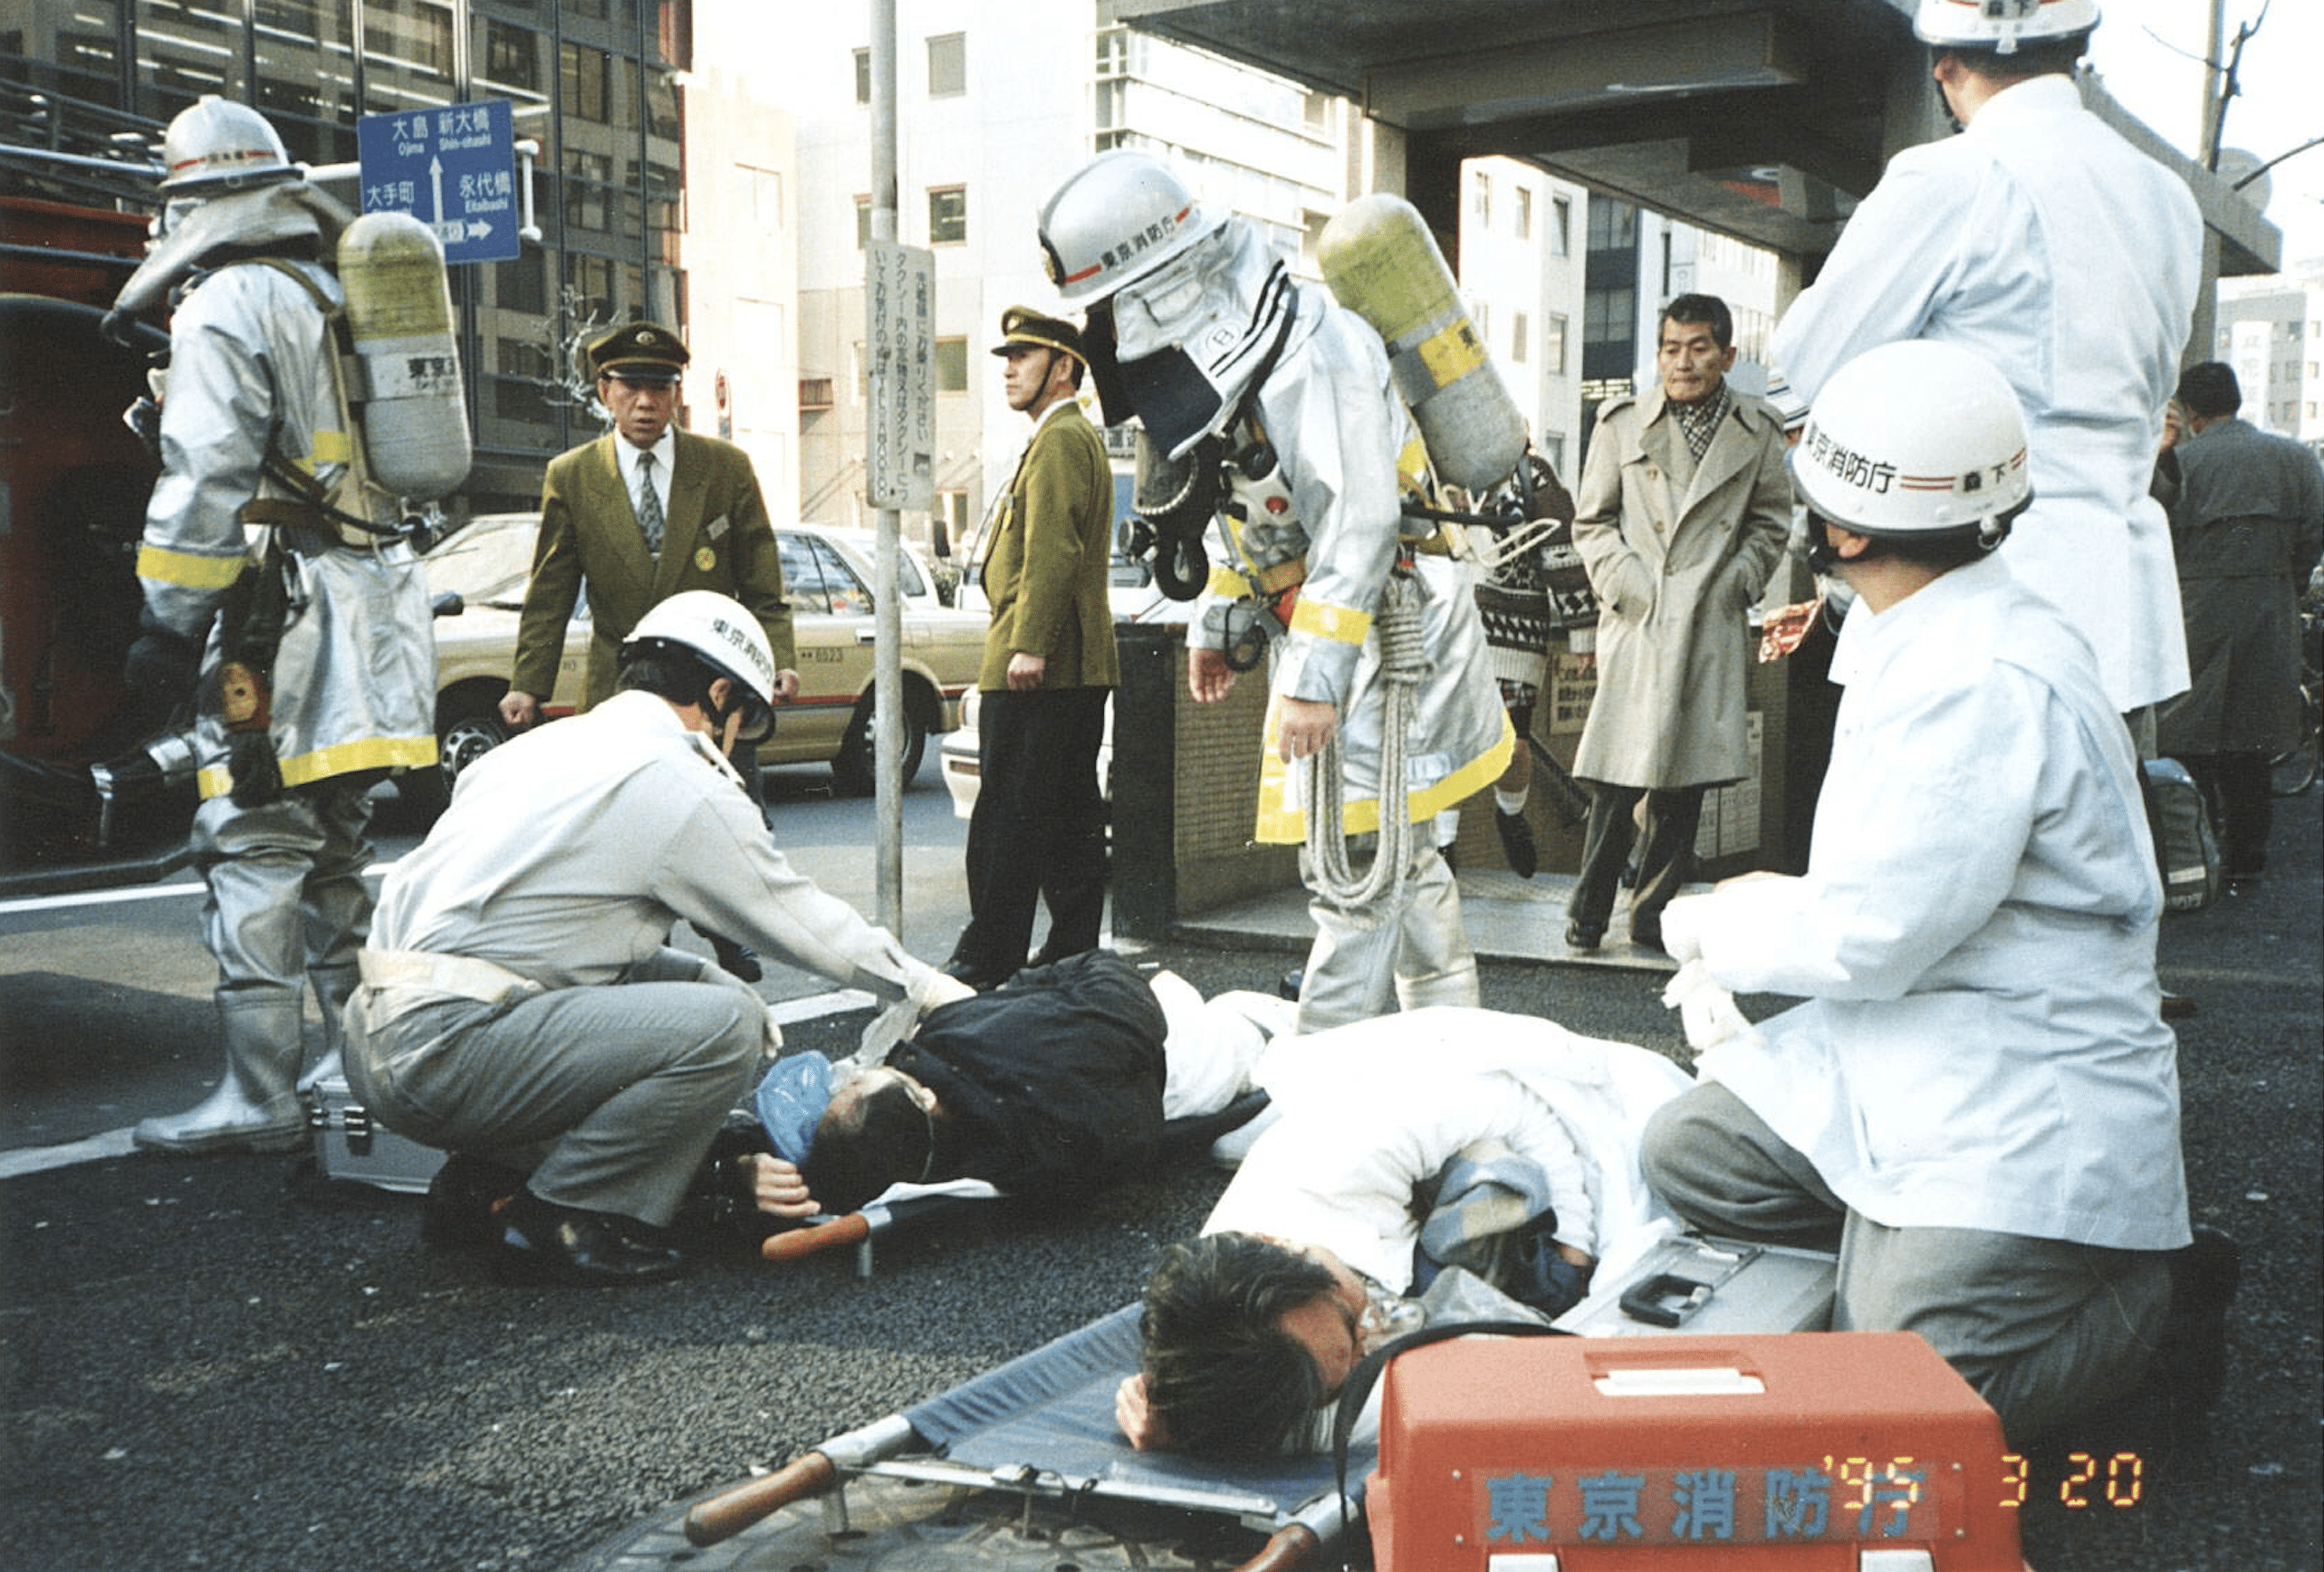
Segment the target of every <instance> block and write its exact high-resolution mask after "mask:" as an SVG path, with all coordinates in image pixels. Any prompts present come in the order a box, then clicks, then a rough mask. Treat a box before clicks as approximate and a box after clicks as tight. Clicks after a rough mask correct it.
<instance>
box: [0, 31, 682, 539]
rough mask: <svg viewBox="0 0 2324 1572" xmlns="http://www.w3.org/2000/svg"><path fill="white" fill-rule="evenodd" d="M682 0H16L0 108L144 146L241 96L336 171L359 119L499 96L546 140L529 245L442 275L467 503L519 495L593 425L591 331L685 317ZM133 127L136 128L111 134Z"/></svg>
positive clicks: (294, 152) (523, 500) (486, 504)
mask: <svg viewBox="0 0 2324 1572" xmlns="http://www.w3.org/2000/svg"><path fill="white" fill-rule="evenodd" d="M692 20H693V19H692V4H691V0H234V3H231V4H226V5H220V4H217V3H216V0H17V3H16V4H12V5H9V6H7V7H6V10H5V15H0V97H5V100H7V102H6V103H5V104H0V109H5V111H6V112H5V115H0V120H5V122H6V123H8V124H11V125H14V124H17V123H32V122H34V121H37V122H39V123H40V124H42V125H48V124H52V123H53V122H54V121H57V120H65V121H72V120H79V121H80V122H82V126H83V127H84V135H89V136H94V137H98V138H100V139H101V138H102V137H104V136H106V135H114V136H115V139H116V140H118V139H119V136H118V134H116V128H120V127H136V126H138V125H139V122H142V123H143V129H145V131H146V132H147V135H146V137H145V138H142V139H140V140H142V141H146V142H149V144H154V145H156V147H155V151H156V152H157V153H158V131H159V129H160V127H161V126H163V125H165V124H167V122H168V120H169V119H170V117H171V116H173V115H175V114H176V113H177V112H178V110H181V109H183V108H185V107H186V106H187V104H189V103H191V102H193V101H194V100H195V99H196V98H197V97H199V96H200V95H202V94H204V93H213V92H214V93H219V94H222V95H224V96H226V97H227V98H232V99H236V100H240V101H244V102H247V103H251V104H254V106H255V107H256V108H257V109H258V110H260V111H261V112H263V113H264V114H265V116H266V117H267V119H268V120H271V121H272V122H273V123H274V126H275V128H276V129H278V130H279V131H280V132H281V133H282V136H283V143H284V145H285V146H286V147H287V148H288V149H289V150H290V153H291V156H292V157H293V158H296V159H299V160H301V161H302V162H305V163H309V164H314V165H330V164H351V163H353V162H354V161H355V160H356V158H357V148H356V129H355V128H356V121H357V120H358V119H359V118H360V116H362V115H366V114H383V113H404V112H408V111H411V110H420V109H427V108H433V107H436V106H438V105H444V104H452V103H465V102H473V101H478V100H483V99H488V98H499V99H505V100H507V101H509V103H510V104H511V105H512V106H513V109H514V125H515V130H516V135H517V137H518V138H519V139H526V138H530V139H533V140H534V141H536V142H538V143H539V144H540V149H541V151H540V158H539V164H538V168H537V171H536V174H535V177H534V187H533V189H534V195H535V209H534V213H535V222H536V223H537V224H538V225H539V226H540V229H541V231H542V239H541V241H540V243H539V244H533V243H531V242H527V243H524V244H523V250H522V252H521V253H520V254H519V255H518V256H517V257H516V258H515V260H514V261H510V262H502V263H493V264H481V265H475V266H460V267H456V268H454V269H453V273H452V282H453V295H454V300H455V302H456V305H457V306H458V307H459V309H460V316H461V321H462V326H463V331H464V334H465V341H464V343H463V346H462V348H463V353H464V357H465V359H466V365H467V366H468V368H469V369H470V382H471V385H472V388H473V389H474V394H473V397H474V412H475V433H476V442H477V466H476V471H475V474H474V475H473V476H472V477H471V480H470V482H469V485H468V487H467V493H468V501H469V502H470V503H472V504H473V505H474V507H475V509H476V510H477V511H487V510H491V509H513V508H523V507H530V506H531V505H532V504H533V502H534V501H535V500H536V498H537V496H538V493H539V476H540V471H541V467H542V465H543V464H544V463H545V462H546V461H547V459H548V458H550V457H552V456H553V455H555V454H556V453H558V452H560V451H562V449H563V448H565V447H566V446H571V444H573V443H576V442H581V441H584V440H587V439H588V438H589V437H591V436H595V435H596V434H597V432H598V431H599V430H600V425H599V422H598V420H597V418H596V417H595V415H594V413H593V412H592V411H591V410H590V409H589V408H588V407H586V406H585V404H584V403H583V402H582V401H581V400H582V399H584V398H586V392H587V389H586V387H585V385H584V384H583V383H582V381H581V377H580V374H579V371H578V369H577V368H576V367H575V366H574V365H573V363H572V360H571V355H570V350H571V345H572V344H573V343H574V342H576V341H577V340H579V339H580V338H581V337H583V336H585V333H586V331H587V330H588V329H589V328H591V327H592V326H596V325H603V324H607V323H612V322H619V321H629V320H631V319H633V318H636V317H640V316H651V317H653V318H656V319H657V320H659V321H666V322H668V323H669V324H670V325H672V326H673V327H676V328H677V329H678V330H679V331H681V332H682V331H685V330H686V327H687V320H686V319H687V298H686V280H685V276H684V274H683V273H682V272H681V271H680V270H679V268H678V267H677V255H678V235H679V234H680V232H681V231H682V230H683V228H684V226H685V223H686V212H685V201H684V178H685V168H684V163H683V159H682V157H681V151H680V149H681V129H682V128H681V119H680V101H679V95H678V91H677V81H676V78H677V73H678V72H681V71H682V70H684V69H685V67H686V66H687V63H688V56H689V54H690V48H691V38H692ZM120 134H129V133H120Z"/></svg>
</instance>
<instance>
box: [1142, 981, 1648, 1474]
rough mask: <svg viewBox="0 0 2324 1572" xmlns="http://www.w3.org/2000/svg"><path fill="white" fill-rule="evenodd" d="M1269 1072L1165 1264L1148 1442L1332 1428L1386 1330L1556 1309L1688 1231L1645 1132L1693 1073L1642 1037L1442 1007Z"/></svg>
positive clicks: (1280, 1056) (1210, 1441) (1228, 1440)
mask: <svg viewBox="0 0 2324 1572" xmlns="http://www.w3.org/2000/svg"><path fill="white" fill-rule="evenodd" d="M1257 1079H1258V1081H1259V1083H1260V1084H1261V1085H1262V1086H1263V1087H1264V1088H1265V1089H1266V1090H1267V1092H1268V1094H1269V1096H1270V1098H1272V1102H1271V1104H1270V1107H1269V1108H1268V1112H1267V1114H1266V1115H1264V1116H1262V1117H1263V1118H1266V1119H1268V1120H1269V1123H1268V1124H1267V1126H1266V1127H1265V1128H1264V1129H1263V1130H1262V1131H1261V1132H1260V1133H1259V1134H1258V1135H1257V1136H1256V1138H1255V1139H1253V1141H1252V1142H1251V1144H1250V1149H1249V1152H1248V1154H1247V1155H1245V1156H1244V1160H1243V1163H1242V1165H1241V1167H1240V1168H1239V1169H1238V1171H1237V1172H1236V1174H1235V1175H1234V1179H1233V1181H1232V1182H1231V1183H1229V1184H1228V1185H1227V1188H1226V1191H1225V1193H1224V1194H1223V1195H1222V1196H1220V1198H1219V1201H1218V1204H1217V1205H1216V1206H1215V1208H1214V1209H1213V1210H1212V1212H1211V1214H1210V1218H1209V1220H1208V1222H1206V1223H1205V1225H1204V1232H1203V1234H1202V1236H1201V1237H1200V1238H1197V1239H1195V1240H1192V1241H1186V1242H1182V1243H1177V1244H1174V1245H1171V1246H1169V1247H1168V1248H1167V1250H1166V1251H1164V1253H1163V1258H1162V1260H1161V1262H1160V1264H1159V1265H1158V1266H1157V1268H1156V1269H1155V1270H1154V1273H1153V1275H1152V1276H1151V1277H1150V1278H1148V1280H1147V1287H1146V1296H1145V1299H1146V1312H1145V1322H1144V1354H1143V1357H1142V1360H1141V1368H1140V1370H1139V1373H1138V1375H1136V1376H1130V1377H1128V1379H1126V1380H1125V1381H1124V1382H1123V1383H1122V1385H1121V1387H1120V1390H1119V1394H1118V1395H1117V1399H1116V1404H1115V1415H1116V1418H1117V1419H1118V1420H1119V1423H1120V1425H1121V1429H1122V1433H1124V1434H1125V1435H1126V1436H1128V1439H1129V1441H1130V1443H1131V1444H1132V1445H1134V1446H1137V1447H1138V1448H1140V1449H1142V1450H1143V1449H1168V1450H1172V1451H1178V1452H1189V1453H1196V1454H1200V1455H1203V1456H1206V1457H1211V1458H1218V1459H1234V1458H1259V1457H1265V1456H1270V1455H1275V1454H1280V1453H1282V1452H1296V1451H1303V1450H1309V1449H1311V1448H1314V1447H1318V1446H1321V1445H1324V1444H1327V1443H1328V1437H1329V1424H1328V1421H1329V1419H1330V1410H1329V1409H1327V1408H1326V1407H1325V1406H1324V1405H1325V1404H1327V1403H1329V1402H1330V1400H1331V1399H1332V1398H1334V1397H1335V1396H1336V1395H1338V1393H1339V1390H1340V1385H1342V1383H1343V1382H1345V1380H1346V1379H1347V1376H1348V1375H1349V1371H1351V1370H1352V1369H1353V1368H1354V1367H1355V1366H1356V1364H1357V1362H1358V1361H1359V1359H1360V1358H1361V1357H1362V1356H1363V1355H1364V1354H1365V1353H1366V1352H1368V1351H1369V1349H1370V1348H1371V1347H1375V1346H1377V1345H1378V1343H1380V1342H1382V1341H1385V1340H1386V1339H1387V1338H1388V1337H1390V1336H1392V1335H1395V1334H1397V1333H1400V1332H1403V1331H1407V1330H1410V1329H1414V1328H1416V1327H1418V1326H1420V1325H1424V1324H1426V1322H1427V1321H1429V1320H1430V1319H1432V1318H1433V1319H1436V1320H1438V1321H1446V1320H1452V1319H1462V1320H1470V1319H1492V1318H1526V1317H1527V1316H1528V1311H1529V1310H1530V1311H1532V1312H1533V1313H1534V1314H1533V1316H1532V1318H1543V1319H1545V1318H1550V1317H1553V1316H1555V1315H1557V1314H1559V1313H1561V1312H1562V1311H1563V1310H1565V1309H1567V1308H1570V1307H1571V1306H1572V1305H1573V1304H1574V1303H1575V1302H1577V1301H1578V1300H1579V1299H1580V1298H1581V1296H1582V1293H1583V1292H1584V1290H1585V1289H1587V1287H1588V1285H1589V1279H1590V1277H1591V1275H1592V1273H1593V1271H1594V1270H1597V1269H1599V1268H1601V1267H1602V1268H1603V1269H1605V1270H1609V1271H1612V1272H1617V1273H1618V1272H1620V1271H1623V1270H1628V1268H1629V1267H1630V1266H1631V1265H1632V1264H1634V1263H1635V1262H1636V1261H1637V1259H1638V1258H1639V1257H1640V1256H1641V1255H1642V1254H1643V1253H1644V1252H1645V1251H1646V1250H1647V1248H1649V1247H1650V1246H1651V1245H1652V1244H1653V1242H1654V1241H1655V1240H1656V1239H1657V1238H1659V1237H1661V1236H1662V1235H1663V1234H1664V1233H1666V1232H1670V1230H1671V1228H1672V1220H1671V1217H1670V1214H1669V1213H1667V1212H1666V1210H1665V1209H1664V1208H1663V1207H1662V1205H1661V1204H1660V1203H1658V1202H1657V1201H1656V1200H1655V1199H1654V1198H1653V1196H1652V1195H1651V1194H1650V1193H1648V1192H1647V1188H1646V1184H1645V1182H1644V1180H1643V1178H1642V1177H1641V1175H1640V1174H1639V1170H1638V1156H1637V1153H1638V1142H1639V1137H1640V1134H1641V1132H1642V1131H1643V1129H1644V1128H1645V1125H1646V1121H1647V1117H1648V1116H1649V1115H1651V1114H1652V1113H1653V1111H1654V1110H1655V1109H1656V1108H1657V1107H1661V1106H1662V1105H1663V1104H1664V1103H1665V1102H1666V1101H1668V1100H1669V1099H1670V1098H1673V1097H1675V1096H1676V1095H1677V1094H1678V1093H1679V1092H1681V1091H1683V1090H1685V1088H1686V1087H1687V1086H1688V1085H1690V1084H1691V1083H1690V1081H1689V1080H1688V1078H1687V1077H1686V1075H1685V1072H1683V1071H1682V1070H1680V1069H1678V1068H1677V1067H1676V1065H1674V1064H1672V1063H1670V1062H1669V1061H1668V1060H1666V1059H1663V1058H1661V1057H1660V1056H1658V1055H1657V1054H1654V1053H1650V1052H1648V1051H1647V1050H1644V1049H1639V1048H1634V1047H1631V1046H1629V1045H1628V1044H1625V1043H1618V1042H1607V1041H1600V1040H1594V1039H1590V1038H1585V1037H1579V1036H1576V1035H1575V1034H1573V1033H1572V1032H1570V1031H1567V1030H1565V1029H1563V1028H1562V1027H1560V1026H1557V1025H1555V1024H1553V1023H1551V1022H1550V1021H1542V1020H1539V1019H1537V1018H1534V1017H1531V1016H1522V1015H1510V1014H1504V1013H1502V1012H1500V1011H1490V1010H1478V1009H1469V1008H1463V1007H1440V1008H1435V1009H1427V1010H1417V1011H1405V1012H1403V1013H1401V1014H1397V1015H1392V1016H1382V1017H1379V1018H1378V1019H1375V1020H1371V1021H1358V1022H1355V1023H1353V1024H1351V1025H1348V1026H1341V1027H1335V1028H1333V1029H1331V1030H1327V1031H1320V1032H1317V1033H1314V1034H1313V1035H1311V1036H1307V1037H1298V1038H1283V1039H1278V1040H1276V1041H1275V1042H1273V1043H1272V1044H1271V1045H1270V1046H1269V1048H1268V1050H1267V1052H1266V1053H1265V1055H1264V1056H1263V1058H1262V1059H1261V1061H1260V1065H1259V1068H1258V1072H1257ZM1454 1269H1465V1270H1454ZM1478 1277H1482V1278H1484V1281H1483V1282H1480V1281H1478V1280H1477V1278H1478ZM1424 1288H1425V1289H1426V1294H1425V1295H1424V1296H1423V1297H1422V1298H1420V1299H1411V1298H1407V1295H1409V1294H1413V1293H1415V1292H1417V1291H1419V1290H1421V1289H1424ZM1494 1289H1498V1290H1499V1291H1498V1292H1494V1291H1493V1290H1494ZM1513 1301H1514V1302H1513Z"/></svg>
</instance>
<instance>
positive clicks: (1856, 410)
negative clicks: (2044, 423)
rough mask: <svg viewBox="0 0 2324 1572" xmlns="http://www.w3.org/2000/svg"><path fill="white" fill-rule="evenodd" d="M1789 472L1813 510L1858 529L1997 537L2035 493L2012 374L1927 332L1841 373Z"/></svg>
mask: <svg viewBox="0 0 2324 1572" xmlns="http://www.w3.org/2000/svg"><path fill="white" fill-rule="evenodd" d="M1791 478H1792V481H1793V483H1794V484H1796V485H1797V486H1798V487H1799V490H1800V494H1801V497H1802V499H1803V500H1805V501H1806V503H1807V504H1808V506H1809V507H1810V508H1812V509H1813V510H1815V512H1817V513H1820V514H1821V515H1822V516H1823V517H1825V518H1827V519H1829V520H1830V521H1831V522H1834V523H1836V524H1839V525H1840V526H1841V527H1842V528H1844V529H1847V530H1850V531H1853V532H1856V533H1858V534H1860V535H1926V534H1935V533H1938V532H1943V531H1948V530H1958V529H1963V528H1966V527H1970V526H1978V527H1980V528H1981V530H1982V532H1983V534H1984V536H1985V537H1986V539H1987V541H1988V543H1993V542H1998V541H1999V540H2000V538H2001V536H2002V533H2003V532H2004V530H2005V527H2006V523H2007V521H2008V519H2009V518H2010V517H2011V516H2012V515H2013V514H2014V513H2016V512H2017V511H2018V510H2019V509H2020V508H2022V507H2023V506H2024V505H2025V503H2027V502H2028V501H2029V500H2031V497H2032V495H2033V485H2032V480H2031V474H2029V472H2028V470H2027V467H2026V453H2025V416H2024V414H2023V412H2022V411H2021V409H2020V408H2019V407H2018V401H2017V394H2016V393H2015V392H2013V391H2012V389H2011V388H2010V385H2009V381H2008V379H2006V378H2004V377H2003V376H2002V374H2001V372H2000V371H1998V370H1996V369H1994V368H1993V365H1992V364H1991V363H1989V362H1988V361H1986V360H1984V359H1982V358H1980V357H1979V356H1976V355H1973V354H1971V353H1970V352H1969V351H1968V350H1964V349H1962V348H1960V347H1959V346H1958V345H1954V344H1943V343H1937V342H1935V341H1932V340H1925V339H1915V340H1906V341H1904V342H1902V343H1895V344H1883V345H1881V346H1880V347H1879V348H1878V349H1876V350H1866V351H1865V352H1864V353H1863V354H1861V355H1858V357H1857V358H1856V359H1853V360H1850V361H1849V363H1848V364H1847V365H1845V366H1843V367H1841V368H1840V369H1839V370H1838V371H1836V372H1834V373H1833V375H1832V378H1831V380H1829V382H1826V383H1825V384H1824V386H1823V388H1822V390H1821V391H1820V392H1819V393H1818V394H1817V396H1816V402H1815V407H1814V408H1812V409H1810V411H1809V413H1808V427H1807V429H1806V431H1804V432H1803V433H1801V437H1800V445H1799V446H1798V447H1796V448H1794V449H1793V450H1792V454H1791Z"/></svg>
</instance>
